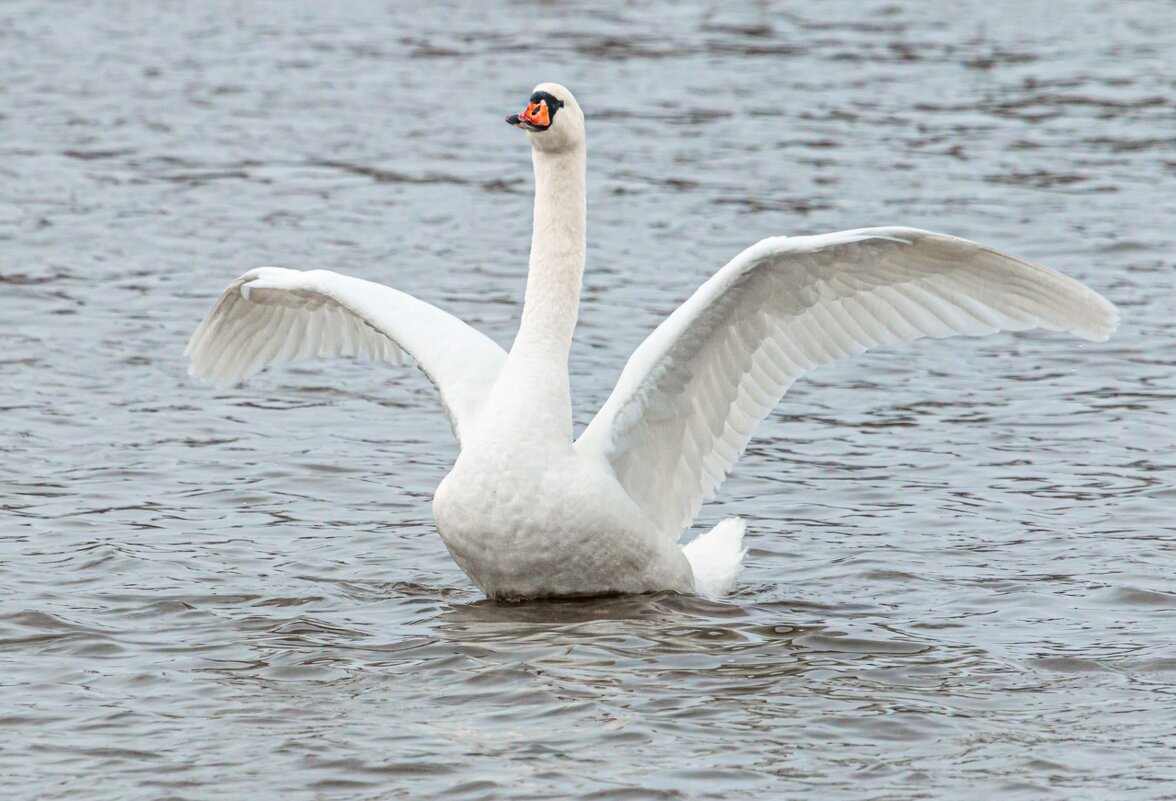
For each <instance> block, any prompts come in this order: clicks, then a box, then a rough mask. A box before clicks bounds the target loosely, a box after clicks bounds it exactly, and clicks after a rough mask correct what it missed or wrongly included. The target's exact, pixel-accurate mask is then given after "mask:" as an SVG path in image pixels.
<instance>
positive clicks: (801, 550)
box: [0, 0, 1176, 800]
mask: <svg viewBox="0 0 1176 801" xmlns="http://www.w3.org/2000/svg"><path fill="white" fill-rule="evenodd" d="M327 8H328V6H327V4H322V3H314V2H297V3H283V4H282V5H281V6H258V5H251V6H244V7H240V6H238V5H237V4H227V3H226V4H223V5H216V4H210V3H208V4H189V5H184V6H174V7H171V6H169V7H167V8H163V7H160V6H157V5H154V4H135V3H124V4H94V5H89V4H53V5H50V4H40V3H35V2H24V1H23V0H16V1H15V2H9V3H6V4H4V5H3V6H2V7H0V71H2V74H3V76H4V77H3V81H2V82H0V176H2V180H0V408H3V413H2V415H0V449H2V458H0V510H2V511H0V524H2V526H0V555H2V556H0V725H2V728H3V736H2V737H0V787H2V788H3V790H4V791H3V795H4V797H5V798H12V799H33V798H43V799H50V798H69V799H76V798H96V799H120V800H126V799H161V798H172V799H199V798H210V797H217V798H241V799H249V798H283V799H355V798H361V799H375V798H423V797H430V798H461V799H478V798H485V799H492V798H506V797H509V798H520V799H521V798H598V799H629V798H632V799H637V798H642V799H644V798H657V797H663V798H687V797H690V798H693V797H699V798H701V797H714V798H720V797H721V798H727V799H730V798H773V799H774V798H782V797H787V798H794V797H795V798H799V797H808V795H809V794H810V793H811V792H814V791H815V792H818V793H825V794H826V795H827V797H836V798H849V799H881V798H889V799H913V798H994V797H997V796H998V795H999V797H1002V798H1012V799H1017V798H1026V799H1028V798H1033V799H1037V798H1043V797H1053V798H1059V799H1107V798H1116V799H1121V798H1132V799H1135V798H1140V799H1142V798H1173V797H1176V762H1174V760H1173V753H1174V752H1173V746H1174V745H1176V579H1174V578H1173V573H1174V570H1173V567H1174V565H1176V522H1174V521H1176V514H1174V511H1176V489H1174V487H1173V485H1174V483H1176V457H1174V455H1173V454H1174V453H1176V447H1174V446H1176V434H1174V431H1176V425H1174V423H1176V420H1174V417H1173V410H1174V408H1176V407H1174V405H1173V404H1174V397H1176V377H1174V370H1173V368H1174V365H1176V352H1174V351H1173V348H1172V342H1173V338H1174V336H1176V324H1174V322H1173V320H1174V316H1173V313H1172V312H1173V297H1174V293H1173V262H1172V253H1173V242H1174V239H1173V235H1172V220H1173V219H1174V218H1176V192H1174V189H1176V178H1174V170H1176V162H1174V160H1173V152H1174V150H1173V144H1174V142H1176V137H1174V135H1173V132H1174V131H1176V125H1174V124H1173V123H1174V119H1176V115H1174V112H1173V72H1172V68H1171V61H1170V56H1171V42H1172V41H1173V39H1174V37H1176V24H1174V22H1173V14H1172V9H1171V6H1170V5H1168V4H1166V3H1162V2H1144V1H1140V2H1118V3H1111V2H1101V1H1098V2H1096V1H1093V0H1090V1H1088V0H1075V2H1072V3H1068V4H1067V5H1066V7H1065V11H1064V13H1063V12H1062V11H1061V10H1060V9H1059V8H1058V7H1057V6H1056V5H1055V4H1053V3H1045V2H1034V0H1017V1H1016V2H1012V1H1011V0H1010V1H1008V2H1005V1H1004V0H986V1H985V2H983V3H980V2H965V3H959V4H953V5H952V6H951V8H950V9H947V8H946V7H945V8H944V9H942V10H940V9H939V7H938V6H931V5H926V4H921V3H914V2H894V0H888V1H887V2H882V3H879V2H869V3H865V4H862V3H848V2H845V3H822V4H820V5H819V6H816V5H815V4H807V3H794V4H776V3H762V4H741V5H739V6H738V7H736V6H735V5H734V4H726V3H718V2H715V3H713V4H705V3H695V4H684V3H668V2H667V3H660V2H639V3H631V4H623V5H619V4H618V5H615V6H614V5H613V4H605V3H600V4H592V3H583V4H578V5H574V6H569V5H566V4H560V5H558V6H557V5H554V4H546V3H531V2H513V3H511V2H502V3H489V2H487V3H478V4H473V3H470V4H465V5H464V6H463V7H459V6H455V5H450V4H448V3H445V2H431V3H429V4H427V5H420V6H412V5H410V4H391V3H384V4H376V3H371V4H345V7H343V8H332V9H331V10H327ZM542 80H558V81H561V82H564V83H566V84H568V85H569V86H571V87H572V88H573V90H574V91H575V92H576V93H577V96H578V98H579V99H580V101H581V103H582V105H583V106H584V108H585V109H586V111H587V113H588V114H589V125H590V131H589V134H590V155H589V160H590V167H589V169H590V205H591V210H590V253H589V268H588V275H587V279H586V281H587V284H586V290H585V298H584V308H583V313H582V324H581V326H580V328H579V332H578V335H577V341H576V345H575V348H574V353H573V363H572V370H573V383H574V388H575V391H576V403H577V421H578V425H583V424H584V423H585V422H586V421H587V420H588V419H589V418H590V416H591V414H592V412H593V411H594V410H595V409H596V408H597V407H598V405H599V404H600V403H601V401H602V400H603V399H604V397H605V396H606V394H607V392H608V390H609V389H610V388H611V386H612V384H613V381H614V380H615V377H616V375H617V373H618V372H619V369H620V366H621V364H622V363H623V360H624V358H625V357H626V356H627V355H628V353H629V352H630V351H631V350H632V348H633V347H634V346H635V345H636V344H637V343H638V342H639V341H640V339H641V338H642V337H643V336H644V335H645V333H647V332H648V331H649V330H650V329H651V328H652V327H653V326H654V325H655V324H656V323H657V322H658V321H659V320H660V319H662V318H663V316H664V315H665V314H666V313H668V312H669V311H670V310H671V309H672V308H673V307H674V306H675V305H676V304H677V303H678V302H680V300H681V299H683V298H685V297H686V296H687V295H688V294H689V292H690V291H692V290H693V288H694V287H696V286H697V285H698V284H699V283H700V282H701V281H702V280H703V279H704V278H705V277H706V276H708V275H709V274H710V273H711V272H713V271H714V270H715V269H717V268H718V267H719V266H720V265H721V264H722V263H723V262H724V261H726V259H728V258H729V257H730V256H731V255H733V254H734V253H736V252H738V251H739V250H740V249H742V248H743V247H744V246H745V245H747V244H749V243H751V242H753V241H755V240H757V239H759V238H761V237H763V236H767V235H776V234H781V233H809V232H820V231H828V230H837V229H842V228H849V227H855V226H861V225H868V224H884V223H901V224H910V225H918V226H921V227H925V228H931V229H934V230H942V231H947V232H951V233H955V234H958V235H962V236H967V237H970V238H974V239H978V240H981V241H984V242H986V243H990V244H992V245H995V246H997V247H1001V248H1003V249H1006V250H1009V251H1012V252H1014V253H1017V254H1021V255H1023V256H1026V257H1029V258H1032V259H1036V260H1038V261H1041V262H1043V263H1045V264H1048V265H1051V266H1055V267H1058V268H1060V269H1063V270H1065V271H1067V272H1068V273H1070V274H1071V275H1074V276H1075V277H1077V278H1079V279H1081V280H1084V281H1086V282H1088V283H1089V284H1090V285H1091V286H1093V287H1094V288H1096V289H1098V290H1099V291H1101V292H1103V293H1104V294H1106V295H1107V296H1108V297H1110V298H1111V299H1112V300H1113V301H1114V302H1116V303H1117V304H1118V305H1119V306H1120V308H1121V310H1122V313H1123V319H1124V323H1123V326H1122V328H1121V329H1120V331H1119V332H1118V334H1117V335H1116V336H1115V337H1114V338H1113V339H1112V340H1111V341H1110V342H1109V343H1106V344H1101V345H1090V344H1083V343H1080V342H1078V341H1077V340H1072V339H1068V338H1065V337H1061V336H1055V335H1045V334H1040V333H1031V334H1025V335H1016V336H1013V335H1001V336H995V337H991V338H986V339H980V340H957V341H951V342H929V343H920V344H918V345H915V346H912V347H906V348H903V349H895V350H889V351H883V352H878V353H874V354H868V355H867V356H865V357H863V358H860V359H858V360H856V361H854V362H852V363H846V364H841V365H836V366H832V367H829V368H823V369H821V370H820V371H818V372H817V373H816V374H815V375H813V376H812V377H811V378H810V379H808V380H806V381H804V382H802V383H801V384H798V385H797V386H796V387H795V388H794V389H793V390H792V391H791V392H790V393H789V394H788V396H787V397H786V399H785V401H784V402H783V403H782V404H781V405H780V407H779V408H778V410H777V412H776V413H775V414H773V416H772V418H771V419H770V420H769V421H768V422H767V423H765V425H764V426H763V427H762V428H761V429H760V431H759V436H758V437H757V439H755V440H754V441H753V444H752V446H751V448H750V450H749V452H748V454H747V456H746V458H744V459H743V461H742V462H741V463H740V464H739V466H738V468H737V470H736V473H735V475H734V476H733V477H732V479H731V480H730V481H729V482H728V483H727V484H726V485H725V487H724V490H723V493H722V495H721V497H720V498H719V499H718V500H717V501H716V502H715V503H713V504H710V505H708V506H707V507H706V508H705V509H704V511H703V515H702V518H701V520H700V526H709V525H711V524H713V523H714V522H715V521H717V520H718V519H721V518H722V517H725V516H729V515H733V514H740V515H743V516H745V517H746V518H747V519H748V522H749V528H750V531H751V537H750V544H751V548H752V550H751V553H750V555H749V557H748V569H747V571H746V573H745V575H744V578H743V580H742V583H741V586H740V589H739V591H738V593H737V594H736V595H735V597H733V598H731V599H730V600H729V601H727V602H723V603H708V602H704V601H700V600H698V599H694V598H683V597H676V596H652V597H641V598H628V599H611V600H601V601H595V602H589V603H583V602H581V603H548V604H528V605H520V606H505V605H496V604H493V603H488V602H486V601H484V600H482V599H480V596H479V594H478V593H477V592H476V591H475V590H474V589H473V588H472V587H471V586H470V584H469V582H468V581H467V580H466V578H465V577H464V576H463V575H462V574H461V572H460V571H459V570H458V569H457V567H456V566H455V565H454V564H453V563H452V561H451V560H450V559H449V558H448V556H447V555H446V553H445V550H444V548H443V546H442V544H441V542H440V539H439V538H438V537H437V535H436V532H435V531H434V529H433V525H432V522H431V519H430V512H429V499H430V497H431V493H432V490H433V488H434V487H435V486H436V484H437V483H438V481H439V480H440V479H441V477H442V476H443V475H444V474H445V472H446V470H447V469H448V466H449V465H450V463H451V461H452V459H453V457H454V453H455V449H454V446H453V444H452V442H451V437H450V434H449V431H448V427H447V424H446V423H445V421H444V419H443V417H442V416H441V415H440V414H439V412H438V409H437V404H436V402H435V400H434V398H433V397H432V394H431V390H430V389H429V387H428V385H427V382H425V381H424V380H423V379H422V378H421V377H420V376H419V375H418V374H417V373H415V372H414V371H412V370H410V369H404V370H396V369H393V368H387V367H373V366H371V365H362V364H354V363H348V362H333V363H324V364H312V365H308V366H304V367H299V368H297V369H288V370H283V371H280V372H276V373H272V374H266V375H263V376H261V377H260V378H258V379H257V380H255V381H254V382H253V383H252V384H251V385H249V386H247V387H245V388H240V389H234V390H232V391H228V392H217V391H214V390H211V389H209V388H206V387H202V386H198V385H196V384H194V383H193V382H192V381H190V380H189V379H187V378H186V376H185V374H184V369H185V364H184V361H183V359H182V357H181V351H182V348H183V345H184V343H185V341H186V339H187V337H188V335H189V334H190V333H191V331H192V330H193V329H194V327H195V325H196V324H197V322H198V321H199V319H200V317H201V316H202V315H203V313H204V311H205V310H206V309H207V307H208V306H209V304H210V303H211V302H212V300H213V299H214V297H215V295H216V294H217V293H218V292H219V291H220V289H221V288H222V287H223V286H224V285H225V284H226V283H227V282H228V281H229V280H230V279H231V278H233V277H234V276H236V275H237V274H239V273H241V272H243V271H244V270H245V269H247V268H249V267H251V266H255V265H259V264H269V263H278V264H282V265H287V266H326V267H331V268H334V269H337V270H340V271H343V272H348V273H351V274H354V275H358V276H362V277H365V278H371V279H374V280H379V281H383V282H386V283H389V284H392V285H395V286H397V287H399V288H400V289H403V290H406V291H409V292H412V293H414V294H417V295H419V296H420V297H422V298H425V299H427V300H429V301H432V302H435V303H438V304H441V305H443V306H444V307H446V308H447V309H450V310H452V311H454V312H456V313H457V314H459V315H460V316H462V317H464V318H465V319H467V320H469V321H470V322H472V323H473V324H475V325H477V326H479V327H480V328H482V329H483V330H485V331H487V332H488V333H489V334H490V335H491V336H493V337H494V338H495V339H497V340H498V341H499V342H502V343H509V341H510V339H511V336H512V333H513V330H514V326H515V324H516V321H517V316H518V311H519V298H520V296H521V291H522V284H523V278H524V276H523V266H524V264H525V260H526V249H527V246H528V242H529V225H530V165H529V153H528V151H527V147H526V145H525V143H524V142H523V137H521V136H520V135H519V134H518V132H517V131H514V130H511V129H510V128H508V127H507V126H506V125H504V124H503V123H502V117H503V115H505V114H507V113H510V112H512V111H516V110H517V109H518V108H519V107H520V106H519V104H520V103H521V102H522V100H523V99H525V97H526V96H527V94H528V92H529V91H530V88H531V86H532V85H534V84H535V83H537V82H539V81H542Z"/></svg>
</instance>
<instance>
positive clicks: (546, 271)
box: [491, 143, 587, 445]
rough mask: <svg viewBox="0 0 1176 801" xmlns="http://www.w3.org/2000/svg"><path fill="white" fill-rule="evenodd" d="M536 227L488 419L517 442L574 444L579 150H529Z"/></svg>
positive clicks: (582, 224)
mask: <svg viewBox="0 0 1176 801" xmlns="http://www.w3.org/2000/svg"><path fill="white" fill-rule="evenodd" d="M531 155H532V161H533V162H534V166H535V224H534V230H533V232H532V234H531V261H530V266H529V269H528V273H527V294H526V297H525V299H524V301H523V316H522V320H521V322H520V323H519V332H518V335H517V336H516V337H515V341H514V345H513V346H512V347H511V349H510V356H509V357H507V360H506V364H505V365H504V366H503V370H502V374H501V376H500V377H499V381H498V385H497V386H496V388H495V392H494V393H493V394H494V396H496V397H494V398H493V403H492V404H491V405H492V406H493V407H494V411H493V413H492V414H493V416H494V417H495V418H497V420H498V421H499V423H500V424H501V425H503V426H507V427H509V428H510V429H512V430H513V431H515V432H517V433H518V434H519V435H520V436H526V437H527V438H528V439H533V440H537V441H540V442H542V443H545V444H551V445H570V444H571V441H572V397H571V385H570V383H569V381H568V353H569V351H570V349H571V346H572V332H573V331H574V330H575V327H576V317H577V315H578V313H579V306H580V282H581V281H582V279H583V276H584V258H585V251H586V247H587V246H586V241H585V240H586V231H587V198H586V195H587V192H586V186H585V182H586V175H585V173H586V170H587V163H586V157H585V148H584V144H583V143H580V144H579V145H578V146H577V147H574V148H572V149H570V150H564V151H560V152H557V153H549V152H544V151H542V150H539V149H533V150H532V153H531Z"/></svg>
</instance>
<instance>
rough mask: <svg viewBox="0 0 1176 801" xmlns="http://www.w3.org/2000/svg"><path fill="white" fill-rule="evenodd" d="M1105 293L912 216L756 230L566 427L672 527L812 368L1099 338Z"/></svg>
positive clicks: (1109, 320)
mask: <svg viewBox="0 0 1176 801" xmlns="http://www.w3.org/2000/svg"><path fill="white" fill-rule="evenodd" d="M1117 324H1118V314H1117V312H1116V310H1115V307H1114V306H1112V305H1111V304H1110V303H1109V302H1108V301H1107V300H1105V299H1104V298H1103V297H1101V296H1100V295H1098V294H1097V293H1096V292H1094V291H1092V290H1090V289H1088V288H1086V287H1085V286H1083V285H1082V284H1080V283H1078V282H1077V281H1075V280H1073V279H1070V278H1067V277H1066V276H1064V275H1061V274H1059V273H1056V272H1054V271H1052V270H1048V269H1046V268H1044V267H1040V266H1038V265H1036V264H1030V263H1029V262H1026V261H1022V260H1021V259H1017V258H1014V257H1013V256H1008V255H1006V254H1004V253H999V252H997V251H995V250H992V249H991V248H987V247H984V246H983V245H978V244H976V243H974V242H969V241H967V240H964V239H958V238H956V237H952V236H944V235H942V234H934V233H930V232H927V231H920V230H917V229H913V228H865V229H859V230H854V231H842V232H839V233H833V234H825V235H822V236H804V237H793V238H784V237H779V238H775V239H766V240H764V241H762V242H760V243H758V244H756V245H754V246H752V247H750V248H748V249H747V250H745V251H744V252H743V253H741V254H739V255H738V256H736V257H735V259H734V260H732V261H731V262H730V263H729V264H727V265H726V266H725V267H724V268H723V269H722V270H720V271H719V272H718V273H716V274H715V275H714V276H713V277H712V278H711V279H710V280H708V281H707V282H706V283H705V284H703V285H702V287H700V288H699V289H698V291H697V292H695V293H694V295H693V296H692V297H691V298H690V299H689V300H687V301H686V302H685V303H683V304H682V305H681V306H680V307H679V308H678V309H677V310H676V311H674V313H673V314H671V315H670V316H669V317H668V318H667V319H666V320H665V322H663V323H662V324H661V325H660V326H658V328H657V329H656V330H655V331H654V332H653V333H652V334H651V335H650V336H649V338H648V339H646V340H645V342H643V343H642V344H641V346H640V347H639V348H638V349H637V350H636V351H635V352H634V353H633V356H632V357H631V358H630V359H629V362H628V364H626V365H625V369H624V371H623V372H622V373H621V377H620V380H619V381H618V382H617V386H616V389H614V390H613V393H612V395H611V396H609V398H608V400H607V401H606V402H605V404H604V406H603V407H602V408H601V410H600V412H599V413H598V414H597V415H596V417H595V418H594V419H593V420H592V422H591V424H589V426H588V428H587V429H586V430H585V431H584V433H583V434H582V435H581V437H580V439H579V440H578V441H577V442H576V448H577V450H578V451H579V452H581V453H582V454H596V455H598V456H600V457H601V458H604V459H606V460H607V461H608V463H609V464H610V465H611V467H612V469H613V471H614V472H615V473H616V476H617V478H618V479H619V480H620V482H621V484H622V485H623V486H624V487H625V489H626V491H627V492H628V493H629V495H630V496H632V498H633V499H634V500H635V501H637V502H638V504H639V505H640V506H641V507H642V508H643V509H644V510H645V512H646V514H647V515H648V516H649V518H650V520H651V521H652V522H653V523H654V524H655V525H657V526H658V528H660V529H661V530H663V531H664V532H665V533H666V534H667V535H668V536H671V537H677V536H678V534H679V533H680V532H681V530H682V529H683V528H684V527H685V526H687V525H689V523H690V522H691V520H693V518H694V516H695V515H696V514H697V513H698V509H699V507H700V506H701V504H702V502H703V501H704V500H710V499H711V498H713V497H714V494H715V492H716V491H717V490H718V488H719V485H720V484H721V483H722V481H723V479H724V478H726V476H727V474H728V473H729V472H730V470H731V468H732V467H733V466H734V464H735V461H736V460H737V459H738V458H739V455H740V454H741V453H742V452H743V449H744V448H745V447H746V446H747V442H748V439H749V438H750V437H751V433H752V431H753V430H754V429H755V426H756V425H757V424H758V423H759V422H760V421H761V420H762V419H763V418H764V417H765V416H767V414H768V412H769V411H771V409H772V408H773V407H774V406H775V405H776V404H777V403H778V402H779V400H780V398H781V397H782V396H783V394H784V393H785V392H786V391H787V390H788V388H789V387H790V386H791V385H792V382H793V381H795V380H796V379H797V378H799V377H800V376H802V375H803V374H804V373H805V372H807V371H808V370H811V369H812V368H813V367H816V366H817V365H820V364H825V363H828V362H831V361H834V360H836V359H840V358H843V357H847V356H854V355H857V354H859V353H861V352H863V351H865V350H868V349H870V348H874V347H877V346H879V345H888V344H891V343H895V342H909V341H912V340H916V339H920V338H922V337H949V336H955V335H964V336H978V335H980V334H989V333H992V332H994V331H1020V330H1023V329H1027V328H1034V327H1040V328H1046V329H1050V330H1054V331H1067V332H1069V333H1072V334H1076V335H1078V336H1080V337H1083V338H1085V339H1089V340H1094V341H1102V340H1105V339H1106V338H1107V337H1108V336H1110V334H1111V332H1112V331H1113V330H1114V328H1115V326H1116V325H1117Z"/></svg>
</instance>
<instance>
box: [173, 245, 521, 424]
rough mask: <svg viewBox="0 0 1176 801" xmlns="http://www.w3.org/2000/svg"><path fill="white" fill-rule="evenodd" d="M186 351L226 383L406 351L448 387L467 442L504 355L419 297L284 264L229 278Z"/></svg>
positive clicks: (446, 398)
mask: <svg viewBox="0 0 1176 801" xmlns="http://www.w3.org/2000/svg"><path fill="white" fill-rule="evenodd" d="M184 353H185V355H187V356H190V357H191V365H190V366H189V368H188V372H189V373H190V374H191V375H193V376H195V377H196V378H199V379H202V380H206V381H210V382H212V383H214V384H216V385H217V386H222V387H223V386H228V385H230V384H233V383H235V382H237V381H241V380H244V379H246V378H249V377H250V376H252V375H254V374H255V373H257V372H259V371H260V370H262V369H264V368H266V367H268V366H270V365H273V364H286V363H288V362H292V361H296V360H299V359H307V358H312V357H316V356H366V357H369V358H373V359H379V360H381V361H386V362H392V363H395V364H400V363H401V362H402V358H403V354H404V353H408V355H410V356H411V357H412V358H413V359H414V360H415V361H416V363H417V365H418V366H419V367H420V368H421V370H422V371H423V372H424V373H425V375H426V376H428V378H429V380H430V381H432V382H433V385H434V386H435V387H436V388H437V391H438V392H439V393H440V395H441V401H442V404H443V405H444V407H445V413H446V415H447V416H448V418H449V422H450V424H451V425H452V426H453V431H454V434H455V435H456V436H457V437H458V439H459V441H460V439H461V431H462V429H463V428H465V429H468V427H469V426H470V425H472V423H473V421H474V419H476V417H477V414H478V411H479V410H480V408H481V406H482V403H483V401H484V400H485V398H486V395H487V394H488V392H489V391H490V387H491V386H493V384H494V381H495V380H496V379H497V378H498V373H499V371H500V370H501V368H502V363H503V362H504V361H505V360H506V353H505V352H504V351H503V350H502V348H500V347H499V346H498V345H496V344H495V343H494V342H493V341H491V340H490V339H489V338H488V337H487V336H485V335H484V334H481V333H479V332H478V331H475V330H474V329H473V328H470V327H469V326H468V325H466V324H465V323H463V322H462V321H461V320H459V319H457V318H456V317H454V316H453V315H451V314H447V313H446V312H443V311H441V310H440V309H438V308H437V307H436V306H433V305H431V304H429V303H425V302H424V301H422V300H418V299H416V298H414V297H412V296H411V295H407V294H405V293H403V292H398V291H397V290H395V289H392V288H390V287H386V286H382V285H381V284H375V283H372V282H371V281H364V280H361V279H358V278H351V277H349V276H346V275H339V274H338V273H334V272H330V271H329V270H306V271H303V270H287V269H283V268H281V267H260V268H258V269H255V270H250V271H249V272H247V273H245V274H244V275H242V276H241V277H240V278H238V279H237V280H236V281H234V282H233V283H232V284H230V285H229V287H228V288H227V289H226V290H225V291H224V293H223V294H222V295H221V297H220V300H218V301H217V302H216V305H214V306H213V307H212V309H211V311H209V312H208V315H207V316H206V317H205V318H204V322H202V323H201V324H200V327H199V328H197V329H196V333H195V334H193V335H192V339H191V340H190V341H189V342H188V347H187V348H186V349H185V351H184Z"/></svg>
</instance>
